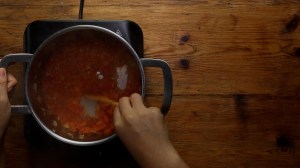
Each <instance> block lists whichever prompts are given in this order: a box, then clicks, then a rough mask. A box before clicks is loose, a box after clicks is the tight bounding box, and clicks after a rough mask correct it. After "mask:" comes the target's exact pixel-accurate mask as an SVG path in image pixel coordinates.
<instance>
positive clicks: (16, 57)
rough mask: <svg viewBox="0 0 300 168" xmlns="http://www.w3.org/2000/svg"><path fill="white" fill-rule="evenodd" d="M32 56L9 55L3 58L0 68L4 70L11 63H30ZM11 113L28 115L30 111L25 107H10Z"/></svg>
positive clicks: (23, 54) (24, 54)
mask: <svg viewBox="0 0 300 168" xmlns="http://www.w3.org/2000/svg"><path fill="white" fill-rule="evenodd" d="M32 56H33V54H27V53H19V54H9V55H6V56H4V57H3V58H2V59H1V61H0V67H3V68H6V69H7V67H8V66H9V64H10V63H13V62H26V63H30V62H31V58H32ZM11 111H12V112H13V113H22V114H30V113H31V111H30V110H29V107H28V106H27V105H11Z"/></svg>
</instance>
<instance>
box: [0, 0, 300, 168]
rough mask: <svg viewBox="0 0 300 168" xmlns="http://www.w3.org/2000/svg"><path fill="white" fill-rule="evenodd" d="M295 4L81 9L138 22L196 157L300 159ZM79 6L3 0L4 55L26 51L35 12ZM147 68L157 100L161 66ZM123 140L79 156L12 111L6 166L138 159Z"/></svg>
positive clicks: (246, 0)
mask: <svg viewBox="0 0 300 168" xmlns="http://www.w3.org/2000/svg"><path fill="white" fill-rule="evenodd" d="M299 7H300V2H299V1H297V0H190V1H188V0H187V1H179V0H161V1H158V0H147V1H140V0H132V1H119V0H112V1H99V0H89V1H86V2H85V8H84V19H86V20H95V19H105V20H120V19H122V20H132V21H134V22H136V23H137V24H139V25H140V26H141V28H142V30H143V32H144V42H145V45H144V48H145V50H144V51H145V57H147V58H159V59H164V60H165V61H167V62H168V63H169V65H170V67H171V69H172V73H173V78H174V83H173V85H174V90H173V101H172V107H171V110H170V112H169V113H168V115H167V116H166V120H167V123H168V127H169V131H170V137H171V140H172V141H173V143H174V145H175V147H176V149H177V150H178V151H179V153H180V155H181V156H182V157H183V158H184V160H185V161H186V162H187V163H188V164H189V165H190V166H191V167H195V168H196V167H255V168H257V167H262V168H265V167H272V168H274V167H300V154H299V150H300V122H299V120H300V75H299V73H300V29H299V28H298V24H299V18H300V12H299ZM78 9H79V1H78V2H77V1H74V0H51V1H50V0H27V1H23V0H9V1H6V0H0V56H1V57H2V56H4V55H6V54H9V53H19V52H22V50H23V49H22V47H23V41H22V40H23V32H24V30H25V27H26V26H27V25H28V24H29V23H31V22H32V21H34V20H41V19H42V20H43V19H76V18H77V17H78ZM10 72H11V73H13V74H14V75H15V76H16V77H17V78H18V80H19V84H18V86H17V88H16V90H15V91H14V93H13V94H12V95H11V102H12V104H20V103H23V102H24V98H23V97H24V95H23V91H22V90H23V88H24V87H23V85H24V82H23V67H22V64H15V65H13V66H12V67H11V68H10ZM146 77H147V81H146V82H147V89H146V92H147V96H146V103H147V105H149V106H150V105H155V106H159V105H160V102H161V97H162V94H163V87H162V84H163V80H162V74H161V72H160V71H159V70H157V69H154V68H147V69H146ZM117 144H118V145H113V146H114V150H113V152H112V153H113V154H112V156H114V157H115V158H114V160H113V161H108V160H109V159H105V158H104V159H103V157H102V159H99V161H98V162H97V159H96V161H95V159H93V158H92V159H91V160H89V158H84V159H81V156H73V155H72V150H70V151H71V153H70V152H65V153H64V152H58V151H60V150H58V148H59V147H57V146H60V145H56V147H57V148H56V147H55V146H54V147H52V148H51V147H49V148H50V149H49V150H47V151H40V150H39V148H38V147H32V145H31V144H30V143H29V142H28V141H27V140H26V139H25V137H24V130H23V116H22V115H20V114H13V116H12V120H11V123H10V125H9V129H8V132H7V136H6V143H5V148H6V156H7V160H6V167H8V168H16V167H18V168H27V167H28V168H29V167H43V168H46V167H84V166H82V164H83V163H85V164H86V163H90V164H91V165H95V164H97V166H98V167H101V166H102V167H136V166H137V165H136V163H135V162H134V160H133V159H132V158H131V157H130V155H129V154H128V153H127V152H126V150H125V149H124V148H123V147H122V145H120V143H117ZM85 152H86V151H85ZM83 154H84V153H83ZM66 155H68V156H66ZM95 157H96V158H97V156H96V155H95ZM99 158H101V156H99ZM90 167H93V166H90ZM95 167H96V166H95Z"/></svg>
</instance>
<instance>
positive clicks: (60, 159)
mask: <svg viewBox="0 0 300 168" xmlns="http://www.w3.org/2000/svg"><path fill="white" fill-rule="evenodd" d="M75 25H96V26H100V27H104V28H107V29H109V30H111V31H113V32H115V33H117V34H118V35H120V36H121V37H122V38H124V39H125V40H126V41H127V42H128V43H129V44H130V45H131V46H132V47H133V48H134V49H135V51H136V52H137V54H138V55H139V57H143V52H144V51H143V50H144V48H143V33H142V30H141V28H140V27H139V26H138V25H137V24H136V23H134V22H132V21H99V20H98V21H85V20H71V21H70V20H45V21H35V22H32V23H31V24H29V25H28V26H27V28H26V30H25V32H24V52H25V53H34V52H35V50H36V49H37V48H38V46H39V45H40V44H41V43H42V42H43V41H44V40H45V39H47V38H48V37H49V36H50V35H52V34H53V33H55V32H57V31H59V30H61V29H64V28H67V27H70V26H75ZM24 134H25V138H26V139H27V140H28V143H29V145H30V146H31V147H32V155H34V158H35V159H34V160H33V161H32V164H33V166H34V167H40V166H43V167H47V165H45V164H44V161H45V159H47V162H49V161H51V160H55V162H56V163H57V164H56V163H54V162H53V163H51V164H49V167H53V166H56V167H61V166H62V164H64V165H65V166H66V167H69V166H70V167H91V168H92V167H101V166H105V167H106V166H108V167H115V166H117V167H119V166H120V164H121V165H122V167H136V166H137V164H136V163H135V161H134V160H133V159H132V158H131V156H130V154H129V153H128V152H127V150H126V148H125V147H124V146H123V144H122V143H121V141H120V140H119V139H118V138H115V139H113V140H111V141H109V142H107V143H104V144H100V145H97V146H73V145H69V144H65V143H63V142H60V141H58V140H56V139H54V138H53V137H51V136H50V135H48V134H47V133H46V132H45V131H44V130H43V129H42V128H41V127H40V126H39V125H38V123H37V122H36V121H35V119H34V118H33V117H32V116H31V115H25V116H24ZM122 162H123V163H122ZM126 164H127V166H126ZM114 165H115V166H114Z"/></svg>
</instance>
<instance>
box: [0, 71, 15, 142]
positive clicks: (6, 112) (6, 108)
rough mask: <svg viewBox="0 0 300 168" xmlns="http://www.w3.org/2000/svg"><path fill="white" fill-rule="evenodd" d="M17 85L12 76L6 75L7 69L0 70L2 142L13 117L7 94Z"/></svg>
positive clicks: (0, 125)
mask: <svg viewBox="0 0 300 168" xmlns="http://www.w3.org/2000/svg"><path fill="white" fill-rule="evenodd" d="M16 84H17V80H16V79H15V78H14V77H13V76H12V75H11V74H6V70H5V68H0V140H2V138H3V134H4V132H5V130H6V127H7V125H8V121H9V118H10V115H11V114H10V103H9V100H8V95H7V92H9V91H11V90H12V89H13V88H14V87H15V85H16Z"/></svg>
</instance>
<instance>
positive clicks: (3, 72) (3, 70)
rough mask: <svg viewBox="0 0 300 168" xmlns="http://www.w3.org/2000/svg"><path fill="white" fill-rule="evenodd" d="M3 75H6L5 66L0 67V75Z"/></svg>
mask: <svg viewBox="0 0 300 168" xmlns="http://www.w3.org/2000/svg"><path fill="white" fill-rule="evenodd" d="M5 76H6V70H5V68H0V77H5Z"/></svg>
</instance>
